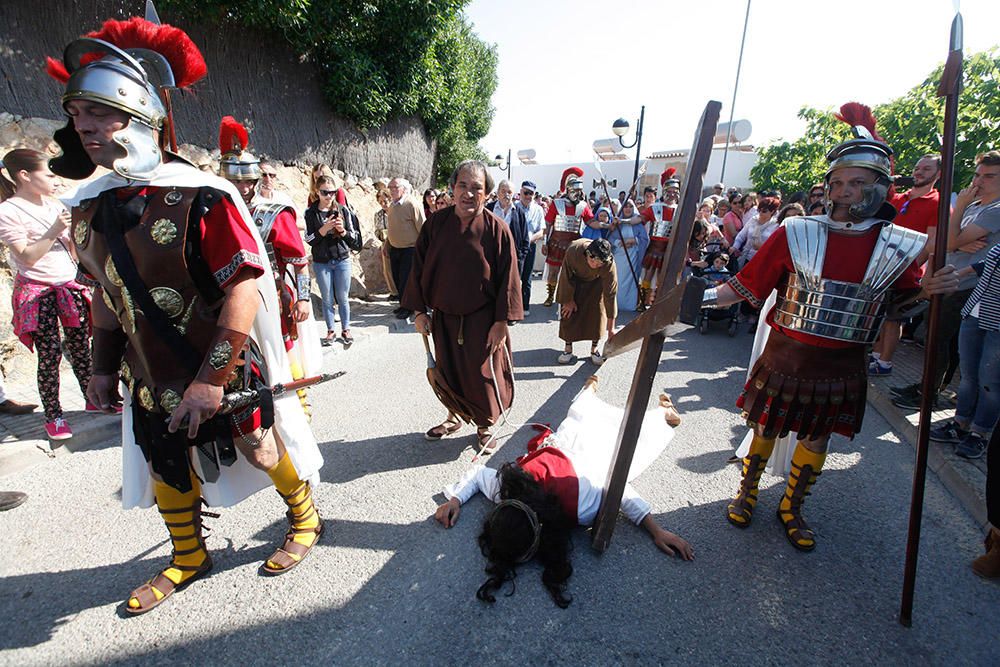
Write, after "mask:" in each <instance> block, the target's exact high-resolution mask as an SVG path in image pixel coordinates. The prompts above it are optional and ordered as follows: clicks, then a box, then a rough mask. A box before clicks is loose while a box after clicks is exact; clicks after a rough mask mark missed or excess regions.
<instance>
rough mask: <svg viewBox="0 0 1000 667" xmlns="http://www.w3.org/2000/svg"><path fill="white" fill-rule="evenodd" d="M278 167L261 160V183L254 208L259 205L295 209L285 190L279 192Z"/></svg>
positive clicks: (268, 161) (254, 199)
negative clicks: (277, 205)
mask: <svg viewBox="0 0 1000 667" xmlns="http://www.w3.org/2000/svg"><path fill="white" fill-rule="evenodd" d="M277 185H278V165H277V164H275V163H274V162H272V161H270V160H261V163H260V182H259V183H258V184H257V194H256V195H255V196H254V198H253V202H252V204H253V206H257V205H259V204H281V205H282V206H291V207H294V206H295V204H294V203H293V202H292V198H291V196H289V194H288V193H287V192H285V191H284V190H278V189H277Z"/></svg>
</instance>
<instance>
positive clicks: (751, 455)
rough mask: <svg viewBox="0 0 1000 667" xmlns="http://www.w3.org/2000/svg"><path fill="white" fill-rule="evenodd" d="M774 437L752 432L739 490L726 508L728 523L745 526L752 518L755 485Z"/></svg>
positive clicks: (755, 500) (767, 457)
mask: <svg viewBox="0 0 1000 667" xmlns="http://www.w3.org/2000/svg"><path fill="white" fill-rule="evenodd" d="M774 441H775V439H774V438H765V437H763V436H760V435H757V434H754V436H753V440H752V441H751V442H750V451H749V452H747V455H746V457H744V459H743V477H742V479H741V480H740V490H739V493H738V494H737V496H736V498H734V499H733V502H731V503H729V506H728V507H727V508H726V518H727V519H729V523H731V524H733V525H734V526H737V527H739V528H746V527H747V526H749V525H750V521H751V520H752V519H753V510H754V508H755V507H756V506H757V486H758V485H759V484H760V476H761V474H762V473H763V472H764V467H765V466H766V465H767V460H768V459H769V458H771V452H772V451H773V450H774Z"/></svg>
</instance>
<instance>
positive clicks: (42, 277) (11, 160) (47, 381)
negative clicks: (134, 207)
mask: <svg viewBox="0 0 1000 667" xmlns="http://www.w3.org/2000/svg"><path fill="white" fill-rule="evenodd" d="M2 165H3V168H4V169H5V170H6V172H7V176H8V178H9V179H10V180H7V178H4V177H3V175H2V172H0V199H2V200H3V202H2V203H0V241H2V242H3V243H4V244H5V245H6V246H7V248H8V250H9V252H10V262H11V266H12V268H13V269H14V272H15V275H14V288H13V294H12V295H11V301H12V306H13V315H14V317H13V328H14V335H16V336H17V337H18V339H19V340H20V341H21V342H22V343H24V345H25V346H26V347H27V348H28V349H29V350H31V349H32V348H34V349H35V351H36V353H37V354H38V380H37V381H38V395H39V396H40V397H41V399H42V407H43V409H44V411H45V433H46V435H48V437H49V439H50V440H65V439H67V438H71V437H73V431H72V429H70V426H69V424H68V423H67V422H66V420H65V419H64V418H63V411H62V406H61V405H60V403H59V363H60V361H61V360H62V348H63V346H65V348H66V352H67V353H68V356H69V359H70V363H71V365H72V367H73V374H74V375H75V376H76V380H77V382H78V383H79V385H80V391H81V393H82V394H83V395H84V396H86V394H87V383H88V382H90V365H91V364H90V361H91V359H90V290H89V289H88V288H87V287H85V286H83V285H81V284H80V283H78V282H77V281H76V275H77V268H76V258H75V255H74V252H75V249H74V246H73V241H72V240H71V239H70V234H69V226H70V214H69V211H67V210H66V209H65V208H64V207H63V205H62V204H60V203H59V202H57V201H56V200H54V199H53V198H52V196H53V194H55V190H56V176H55V174H53V173H52V172H51V171H50V170H49V158H48V156H46V155H44V154H42V153H39V152H38V151H34V150H29V149H26V148H19V149H16V150H13V151H10V152H9V153H7V154H6V155H5V156H4V158H3V162H2ZM59 324H62V331H63V340H62V341H60V338H59ZM6 402H7V403H9V402H10V401H9V400H8V401H6ZM86 409H87V412H100V409H99V408H97V407H96V406H93V405H91V404H90V402H89V401H88V402H87V405H86ZM118 411H119V412H120V411H121V408H120V407H119V408H118Z"/></svg>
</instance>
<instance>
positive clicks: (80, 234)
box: [73, 220, 90, 247]
mask: <svg viewBox="0 0 1000 667" xmlns="http://www.w3.org/2000/svg"><path fill="white" fill-rule="evenodd" d="M89 235H90V223H89V222H87V221H86V220H77V222H76V226H75V227H74V228H73V243H75V244H77V245H78V246H81V247H83V246H84V245H85V244H86V243H87V237H88V236H89Z"/></svg>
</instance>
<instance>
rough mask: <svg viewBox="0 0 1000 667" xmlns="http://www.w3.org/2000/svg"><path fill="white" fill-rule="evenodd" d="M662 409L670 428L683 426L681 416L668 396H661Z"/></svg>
mask: <svg viewBox="0 0 1000 667" xmlns="http://www.w3.org/2000/svg"><path fill="white" fill-rule="evenodd" d="M660 407H661V408H663V418H664V419H665V420H666V421H667V424H669V425H670V426H680V425H681V415H680V413H679V412H677V408H675V407H674V402H673V401H671V400H670V397H669V396H667V395H666V394H660Z"/></svg>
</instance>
